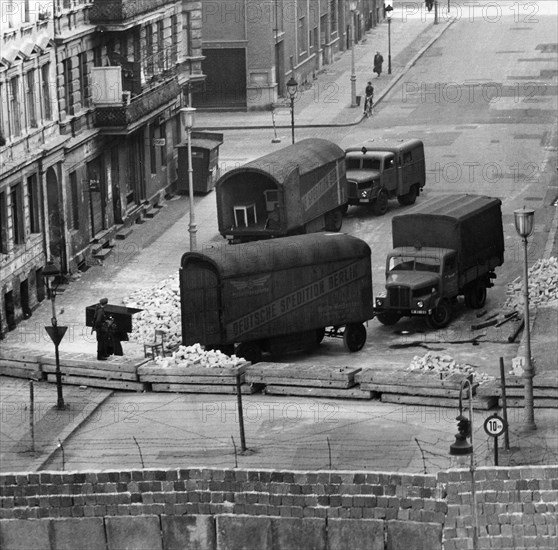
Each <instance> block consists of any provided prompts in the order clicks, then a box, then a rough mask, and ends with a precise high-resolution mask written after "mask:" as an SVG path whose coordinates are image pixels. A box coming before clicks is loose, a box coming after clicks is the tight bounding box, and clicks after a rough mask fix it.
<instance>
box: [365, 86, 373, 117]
mask: <svg viewBox="0 0 558 550" xmlns="http://www.w3.org/2000/svg"><path fill="white" fill-rule="evenodd" d="M364 96H365V100H364V114H365V115H366V116H370V115H371V114H372V107H373V106H374V86H372V82H368V84H367V86H366V88H365V90H364Z"/></svg>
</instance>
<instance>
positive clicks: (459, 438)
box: [450, 378, 479, 550]
mask: <svg viewBox="0 0 558 550" xmlns="http://www.w3.org/2000/svg"><path fill="white" fill-rule="evenodd" d="M465 386H468V396H469V418H467V417H465V416H463V390H464V388H465ZM456 420H457V430H458V433H457V434H456V435H455V443H452V444H451V445H450V455H452V456H465V455H470V457H471V463H470V466H469V471H470V472H471V497H472V500H473V502H472V506H471V508H472V513H473V550H477V549H478V547H479V541H478V532H479V519H478V515H477V493H476V489H475V461H474V458H475V455H474V453H473V385H472V384H471V381H470V380H469V379H467V378H466V379H465V380H463V381H462V382H461V386H460V387H459V416H458V417H457V418H456ZM467 438H469V439H470V443H469V442H468V441H467Z"/></svg>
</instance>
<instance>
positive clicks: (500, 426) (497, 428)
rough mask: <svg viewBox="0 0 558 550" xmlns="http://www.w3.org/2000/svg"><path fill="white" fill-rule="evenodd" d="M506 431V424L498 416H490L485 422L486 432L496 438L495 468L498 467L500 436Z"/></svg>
mask: <svg viewBox="0 0 558 550" xmlns="http://www.w3.org/2000/svg"><path fill="white" fill-rule="evenodd" d="M505 430H506V423H505V422H504V419H503V418H501V417H499V416H498V415H497V414H493V415H492V416H489V417H488V418H487V419H486V420H485V421H484V431H485V432H486V433H487V434H488V435H489V436H491V437H493V438H494V466H498V436H500V435H502V434H503V433H504V432H505Z"/></svg>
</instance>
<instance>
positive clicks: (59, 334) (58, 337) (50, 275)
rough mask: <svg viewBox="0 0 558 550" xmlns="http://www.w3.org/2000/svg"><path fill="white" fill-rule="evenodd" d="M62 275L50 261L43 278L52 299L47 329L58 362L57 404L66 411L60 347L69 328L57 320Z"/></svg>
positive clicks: (57, 406)
mask: <svg viewBox="0 0 558 550" xmlns="http://www.w3.org/2000/svg"><path fill="white" fill-rule="evenodd" d="M59 275H60V269H59V268H58V267H56V266H55V265H54V263H53V262H52V261H50V260H49V261H48V262H47V265H46V266H45V268H44V269H43V278H44V280H45V282H46V285H47V292H48V297H49V298H50V303H51V305H52V317H51V319H50V322H51V326H50V327H48V326H47V327H45V330H46V331H47V334H48V335H49V336H50V339H51V340H52V342H53V343H54V357H55V360H56V393H57V397H58V398H57V402H56V408H57V409H59V410H64V409H65V408H66V405H65V404H64V396H63V395H62V373H61V372H60V355H59V353H58V346H59V345H60V342H61V341H62V338H64V335H65V334H66V331H67V330H68V327H62V326H58V320H57V319H56V304H55V300H56V289H57V287H58V285H56V286H55V285H54V281H55V280H56V277H58V276H59Z"/></svg>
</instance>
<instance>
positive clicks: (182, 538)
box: [161, 515, 216, 550]
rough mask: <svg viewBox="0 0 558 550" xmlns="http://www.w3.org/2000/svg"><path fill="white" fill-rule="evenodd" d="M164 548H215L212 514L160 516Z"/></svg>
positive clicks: (201, 549) (203, 549) (177, 549)
mask: <svg viewBox="0 0 558 550" xmlns="http://www.w3.org/2000/svg"><path fill="white" fill-rule="evenodd" d="M161 527H162V531H163V547H164V548H165V550H185V549H186V550H215V549H216V536H215V520H214V518H213V517H212V516H199V515H192V516H161Z"/></svg>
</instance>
